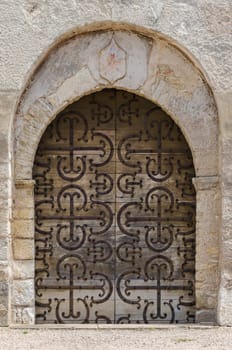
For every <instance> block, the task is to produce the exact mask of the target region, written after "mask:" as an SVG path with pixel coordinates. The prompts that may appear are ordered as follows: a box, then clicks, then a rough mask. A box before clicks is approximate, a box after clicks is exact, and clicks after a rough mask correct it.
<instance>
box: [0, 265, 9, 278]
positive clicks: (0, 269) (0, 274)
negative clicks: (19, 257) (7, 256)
mask: <svg viewBox="0 0 232 350" xmlns="http://www.w3.org/2000/svg"><path fill="white" fill-rule="evenodd" d="M8 277H9V270H8V261H7V260H6V261H0V281H7V280H8Z"/></svg>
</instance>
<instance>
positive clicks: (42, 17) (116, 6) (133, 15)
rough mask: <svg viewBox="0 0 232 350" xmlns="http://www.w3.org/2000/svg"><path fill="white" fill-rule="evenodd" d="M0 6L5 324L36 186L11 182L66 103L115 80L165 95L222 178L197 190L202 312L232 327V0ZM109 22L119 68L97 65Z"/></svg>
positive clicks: (0, 252) (206, 171)
mask: <svg viewBox="0 0 232 350" xmlns="http://www.w3.org/2000/svg"><path fill="white" fill-rule="evenodd" d="M0 12H1V16H0V42H1V45H0V81H1V90H0V120H1V123H0V150H1V152H0V204H1V208H0V218H1V220H0V260H1V263H0V269H1V271H0V295H1V293H3V294H4V298H5V299H4V302H1V301H0V324H3V325H5V324H6V323H7V320H8V315H7V314H6V313H5V308H6V306H7V305H8V299H7V296H8V285H7V280H8V278H9V277H10V279H12V277H14V278H15V279H16V280H17V279H22V280H25V281H26V279H27V278H29V277H30V276H31V268H32V266H33V262H32V261H33V254H34V253H33V243H32V241H33V240H32V239H28V238H32V237H33V232H32V231H31V225H32V226H33V217H34V210H33V196H32V184H31V183H30V182H29V183H28V185H25V188H24V185H22V186H21V189H20V190H19V189H18V188H17V186H16V190H15V187H14V186H15V184H14V179H15V178H17V179H19V178H20V179H21V180H28V181H29V180H30V178H31V166H32V164H33V159H34V154H35V151H36V148H37V144H38V142H39V139H40V137H41V136H42V134H43V132H44V130H45V128H46V127H47V125H48V124H49V122H50V121H51V120H52V119H53V118H54V117H55V115H56V114H57V113H58V112H59V111H60V110H59V109H63V108H64V107H65V106H66V105H68V104H69V103H71V102H72V101H74V100H75V99H77V98H79V97H80V96H82V95H84V94H86V93H88V92H91V91H95V90H100V89H102V88H103V87H109V86H110V85H111V86H112V85H115V87H116V88H122V89H127V90H131V91H136V92H137V93H138V94H141V95H144V96H145V97H147V98H149V99H151V100H153V101H154V102H156V103H158V104H160V105H161V106H162V107H163V108H164V109H165V110H166V111H167V112H168V113H169V114H170V115H171V116H172V118H173V119H174V120H175V122H176V123H177V124H178V125H179V126H180V127H181V129H182V131H183V132H184V134H185V136H186V139H187V141H188V142H189V145H190V147H191V149H192V153H193V158H194V164H195V168H196V173H197V176H199V177H212V176H215V175H216V176H218V179H219V184H218V187H216V188H215V187H214V188H213V189H212V186H211V185H210V181H208V180H207V181H208V182H207V181H206V182H207V184H206V185H202V186H203V187H204V186H206V187H207V188H206V187H204V189H199V190H197V191H198V192H199V193H198V203H197V227H198V228H197V230H198V232H199V234H198V236H197V237H198V240H197V254H198V258H197V275H196V278H197V283H198V292H199V294H198V296H199V297H200V298H198V300H199V304H198V306H199V307H200V306H201V307H202V308H203V309H202V310H203V311H200V313H198V315H199V319H204V317H206V318H207V317H208V316H207V315H209V314H210V312H211V316H212V318H214V317H215V312H216V313H217V315H216V316H217V321H218V322H219V323H220V324H222V325H232V302H231V300H232V288H231V285H232V259H231V256H232V253H231V252H232V235H231V227H232V202H231V197H232V190H231V188H232V187H231V185H232V180H231V179H232V156H231V155H232V141H231V139H232V118H231V110H232V109H231V101H232V70H231V67H232V55H231V52H232V3H231V0H217V1H216V0H208V1H205V0H178V1H176V0H144V1H141V0H132V1H127V0H118V1H108V0H92V1H89V0H88V1H87V0H82V1H78V0H75V1H74V0H54V1H43V0H42V1H39V0H18V1H15V0H2V1H1V3H0ZM111 29H114V32H115V34H114V38H115V42H116V43H117V45H118V47H119V48H120V49H121V50H122V51H123V50H124V52H125V53H126V54H125V58H123V55H121V56H120V55H118V57H119V58H120V57H121V58H120V59H121V61H120V62H121V63H123V62H124V66H123V65H120V69H119V70H117V69H116V70H115V71H114V74H113V75H112V74H111V73H109V72H108V71H107V70H106V72H105V71H104V72H103V74H102V73H101V72H100V71H99V53H100V52H102V51H101V50H103V49H104V48H106V47H107V45H109V42H110V40H111V39H112V33H111V32H110V30H111ZM116 29H117V30H118V31H117V30H116ZM98 30H100V31H101V36H99V33H98V32H97V31H98ZM86 32H89V35H84V34H83V35H79V36H77V39H76V41H75V40H68V39H70V37H71V36H73V35H76V34H81V33H86ZM135 33H136V35H135ZM65 39H67V41H66V43H65V45H64V44H61V42H62V41H64V40H65ZM56 44H59V45H58V49H57V50H55V49H54V47H55V45H56ZM80 47H81V48H82V49H81V50H80ZM179 49H180V50H179ZM114 50H116V51H115V52H114V53H115V54H117V50H119V49H117V48H116V49H114ZM58 51H59V54H58ZM119 51H120V50H119ZM177 53H178V54H177ZM170 58H171V59H170ZM191 60H192V62H193V63H191V64H190V61H191ZM42 61H44V64H43V65H41V66H40V69H39V70H37V74H34V72H35V71H36V68H38V66H39V64H40V63H41V62H42ZM145 61H146V62H147V65H144V64H143V62H145ZM61 62H62V64H61ZM121 63H120V64H121ZM105 64H106V63H104V65H105ZM123 67H124V68H125V67H126V74H125V75H124V70H123V69H124V68H123ZM198 68H199V69H200V71H201V73H200V72H199V70H198ZM203 76H204V77H203ZM32 78H33V79H32ZM115 79H116V82H115ZM31 80H33V81H31ZM211 91H212V92H213V94H212V92H211ZM22 94H23V95H22ZM20 101H21V102H22V101H23V103H21V104H20V108H18V106H19V102H20ZM215 101H216V102H215ZM16 110H17V117H16ZM218 137H219V139H218ZM218 140H219V141H220V143H219V142H218ZM31 141H32V142H31ZM13 149H14V150H17V156H16V157H14V153H13V152H12V150H13ZM15 165H16V167H15ZM218 165H219V167H218ZM218 169H219V170H218ZM12 192H13V195H14V196H13V199H12V194H11V193H12ZM221 200H222V202H220V201H221ZM206 201H207V205H206ZM12 208H13V209H14V210H13V213H12ZM12 216H13V221H14V220H15V222H14V223H13V225H12V227H11V225H10V223H11V219H12ZM16 220H17V222H18V224H16ZM13 233H14V236H13V235H12V234H13ZM11 241H12V242H13V244H12V247H13V248H12V247H11V245H10V244H9V245H8V243H9V242H11ZM219 250H220V259H219V258H218V254H219ZM204 252H205V254H206V255H207V261H204V258H203V253H204ZM14 254H16V255H14ZM25 254H26V255H25ZM25 256H26V257H27V259H30V260H28V261H30V263H29V262H28V264H29V265H30V264H31V266H30V267H29V266H26V265H24V263H23V262H22V260H24V259H25ZM13 257H14V258H16V259H19V260H18V261H19V264H18V262H16V265H14V263H13V261H12V260H13ZM201 257H202V258H201ZM6 259H9V261H11V263H10V268H9V269H8V268H6V267H5V265H4V264H5V262H6V261H7V260H6ZM24 261H26V260H24ZM2 262H3V264H2ZM20 262H22V263H21V265H20ZM17 264H18V265H17ZM11 266H13V270H12V271H11ZM198 267H200V268H198ZM24 269H25V271H24ZM209 269H210V271H211V272H210V273H208V271H209ZM212 271H213V273H212ZM8 272H9V275H8ZM219 282H220V283H219ZM11 283H12V280H11V281H10V284H11ZM3 286H4V287H3ZM213 286H214V287H213ZM28 288H31V290H33V285H32V284H31V285H30V287H29V286H28ZM201 290H203V292H201ZM206 290H208V291H209V293H207V292H206ZM2 305H3V306H2ZM215 305H217V309H216V308H215ZM205 306H207V308H206V309H207V310H206V309H204V307H205ZM205 310H206V311H205ZM213 310H214V311H213ZM33 312H34V311H33V308H24V307H23V306H18V307H17V310H16V309H14V310H13V311H12V315H10V316H9V320H10V321H9V322H10V323H12V322H13V323H15V322H16V323H17V322H19V323H22V322H23V323H24V322H25V323H33V322H34V321H33V320H34V318H33V317H34V316H33ZM205 312H206V313H205ZM207 312H208V313H207ZM205 315H206V316H205Z"/></svg>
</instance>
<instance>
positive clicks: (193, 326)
mask: <svg viewBox="0 0 232 350" xmlns="http://www.w3.org/2000/svg"><path fill="white" fill-rule="evenodd" d="M9 328H12V329H33V330H41V329H57V330H59V329H70V330H74V329H86V330H88V329H93V330H105V329H109V330H141V331H142V330H162V329H163V330H168V329H179V328H180V329H199V330H204V329H215V328H221V327H220V326H218V325H214V324H212V323H210V324H188V325H187V324H178V325H177V324H175V325H172V324H150V325H148V324H143V325H137V324H121V325H119V324H115V325H114V324H97V325H95V324H74V325H71V324H59V325H55V324H37V325H25V324H18V325H17V324H14V325H10V326H9ZM0 330H1V328H0Z"/></svg>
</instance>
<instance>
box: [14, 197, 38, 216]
mask: <svg viewBox="0 0 232 350" xmlns="http://www.w3.org/2000/svg"><path fill="white" fill-rule="evenodd" d="M20 205H21V207H17V208H14V210H13V218H14V219H27V220H30V219H33V218H34V208H33V207H23V201H22V202H21V204H20Z"/></svg>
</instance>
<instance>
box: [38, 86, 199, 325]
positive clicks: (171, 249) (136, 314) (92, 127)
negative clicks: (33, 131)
mask: <svg viewBox="0 0 232 350" xmlns="http://www.w3.org/2000/svg"><path fill="white" fill-rule="evenodd" d="M193 176H194V167H193V161H192V156H191V152H190V150H189V147H188V145H187V143H186V141H185V139H184V137H183V135H182V133H181V131H180V129H179V128H178V127H177V126H176V125H175V123H174V122H173V121H172V120H171V119H170V118H169V117H168V116H167V114H165V113H164V112H163V111H162V110H161V109H160V108H159V107H157V106H156V105H154V104H153V103H151V102H149V101H147V100H145V99H143V98H141V97H138V96H135V95H133V94H130V93H127V92H123V91H117V90H103V91H102V92H98V93H95V94H92V95H90V96H87V97H84V98H82V99H81V100H80V101H78V102H76V103H74V104H72V105H70V106H69V107H68V108H66V109H65V110H64V111H63V112H62V113H60V114H59V115H58V116H57V117H56V119H55V120H54V121H53V122H52V123H51V124H50V126H49V127H48V128H47V130H46V132H45V133H44V135H43V137H42V139H41V142H40V144H39V147H38V150H37V154H36V157H35V163H34V169H33V177H34V179H35V181H36V185H35V246H36V248H35V249H36V250H35V265H36V268H35V291H36V322H37V323H161V322H166V323H167V322H168V323H187V322H194V310H195V308H194V305H195V296H194V266H195V249H194V248H195V192H194V188H193V185H192V177H193Z"/></svg>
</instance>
